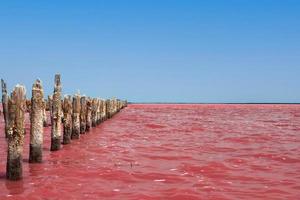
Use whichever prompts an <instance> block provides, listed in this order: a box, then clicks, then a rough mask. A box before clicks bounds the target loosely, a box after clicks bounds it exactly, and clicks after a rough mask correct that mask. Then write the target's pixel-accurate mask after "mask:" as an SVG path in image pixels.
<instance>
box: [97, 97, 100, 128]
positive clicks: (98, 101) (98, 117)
mask: <svg viewBox="0 0 300 200" xmlns="http://www.w3.org/2000/svg"><path fill="white" fill-rule="evenodd" d="M96 116H97V122H96V123H97V125H99V124H100V117H101V116H100V99H97V115H96Z"/></svg>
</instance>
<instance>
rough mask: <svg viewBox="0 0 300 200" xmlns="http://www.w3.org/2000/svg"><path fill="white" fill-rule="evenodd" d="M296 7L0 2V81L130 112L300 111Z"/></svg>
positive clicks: (186, 0)
mask: <svg viewBox="0 0 300 200" xmlns="http://www.w3.org/2000/svg"><path fill="white" fill-rule="evenodd" d="M299 10H300V1H297V0H285V1H282V0H212V1H196V0H160V1H159V0H152V1H150V0H145V1H138V0H128V1H121V0H111V1H104V0H99V1H96V0H90V1H83V0H78V1H68V0H65V1H59V0H53V1H37V0H36V1H33V0H28V1H2V2H1V4H0V29H1V31H0V77H1V78H4V79H5V80H6V82H7V84H8V86H9V89H10V90H11V89H12V87H13V86H14V85H16V84H17V83H23V84H25V86H26V88H27V91H28V93H27V96H31V85H32V83H33V82H34V80H35V79H36V78H40V79H41V80H42V81H43V84H44V87H45V93H46V94H49V93H51V92H52V90H53V82H54V74H55V73H61V75H62V84H63V93H64V94H73V93H75V92H76V91H77V89H79V90H80V91H81V93H83V94H86V95H89V96H99V97H103V98H108V97H112V96H116V97H119V98H124V99H128V100H129V101H134V102H207V103H209V102H228V103H231V102H241V103H248V102H286V103H293V102H300V78H299V77H300V12H299Z"/></svg>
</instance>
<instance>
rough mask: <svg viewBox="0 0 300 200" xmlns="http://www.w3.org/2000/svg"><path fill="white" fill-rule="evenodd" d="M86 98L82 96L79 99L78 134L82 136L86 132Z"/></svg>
mask: <svg viewBox="0 0 300 200" xmlns="http://www.w3.org/2000/svg"><path fill="white" fill-rule="evenodd" d="M86 103H87V102H86V97H85V96H82V97H81V98H80V105H81V109H80V134H84V133H85V131H86V112H87V105H86Z"/></svg>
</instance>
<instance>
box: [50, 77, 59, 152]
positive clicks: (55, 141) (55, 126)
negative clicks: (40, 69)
mask: <svg viewBox="0 0 300 200" xmlns="http://www.w3.org/2000/svg"><path fill="white" fill-rule="evenodd" d="M51 122H52V123H51V124H52V127H51V151H57V150H59V149H60V140H61V81H60V75H59V74H56V75H55V86H54V93H53V100H52V117H51Z"/></svg>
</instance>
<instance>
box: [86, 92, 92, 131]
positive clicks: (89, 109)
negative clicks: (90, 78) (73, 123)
mask: <svg viewBox="0 0 300 200" xmlns="http://www.w3.org/2000/svg"><path fill="white" fill-rule="evenodd" d="M91 126H92V100H91V98H89V97H88V98H87V101H86V131H89V130H90V128H91Z"/></svg>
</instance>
